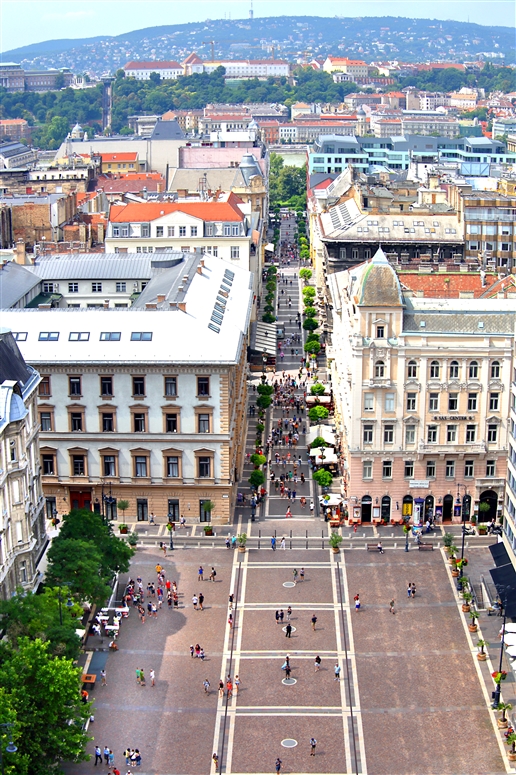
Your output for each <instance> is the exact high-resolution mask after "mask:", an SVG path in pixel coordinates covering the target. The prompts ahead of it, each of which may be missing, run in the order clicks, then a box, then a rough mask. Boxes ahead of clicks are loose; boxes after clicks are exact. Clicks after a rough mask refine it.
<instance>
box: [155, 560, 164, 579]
mask: <svg viewBox="0 0 516 775" xmlns="http://www.w3.org/2000/svg"><path fill="white" fill-rule="evenodd" d="M162 570H163V567H162V566H161V565H160V564H159V562H158V564H157V565H156V573H157V574H158V576H159V575H160V573H161V571H162Z"/></svg>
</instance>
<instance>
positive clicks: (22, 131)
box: [0, 118, 30, 140]
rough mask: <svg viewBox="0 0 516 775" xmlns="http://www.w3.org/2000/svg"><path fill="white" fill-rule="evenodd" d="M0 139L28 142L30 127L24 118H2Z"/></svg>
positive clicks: (0, 121)
mask: <svg viewBox="0 0 516 775" xmlns="http://www.w3.org/2000/svg"><path fill="white" fill-rule="evenodd" d="M0 138H2V139H4V138H5V139H7V140H29V139H30V127H29V123H28V121H25V119H24V118H3V119H1V120H0Z"/></svg>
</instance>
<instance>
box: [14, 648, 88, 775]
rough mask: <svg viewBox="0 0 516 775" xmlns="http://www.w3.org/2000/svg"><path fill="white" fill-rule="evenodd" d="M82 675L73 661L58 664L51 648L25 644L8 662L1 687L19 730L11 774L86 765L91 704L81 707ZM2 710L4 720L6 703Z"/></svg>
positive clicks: (39, 774) (47, 773) (51, 772)
mask: <svg viewBox="0 0 516 775" xmlns="http://www.w3.org/2000/svg"><path fill="white" fill-rule="evenodd" d="M81 673H82V669H81V668H80V667H74V666H73V663H72V660H70V659H65V658H57V659H56V658H53V657H52V656H51V655H50V654H49V653H48V646H47V644H46V643H43V642H42V641H41V640H34V641H30V640H29V639H28V638H23V639H21V640H20V642H19V645H18V649H17V650H13V651H12V652H11V654H10V656H9V657H8V658H7V659H6V660H5V661H4V662H3V664H2V665H1V667H0V687H1V689H3V690H4V692H5V695H6V696H7V699H8V703H9V708H10V709H12V711H13V712H14V713H15V714H16V726H15V729H16V730H17V731H18V730H19V736H17V738H16V745H17V747H18V751H17V753H16V757H12V758H11V761H16V769H14V768H13V770H12V772H16V773H23V772H25V771H27V772H28V773H30V775H55V772H56V769H55V768H56V766H58V765H59V763H60V762H62V761H70V762H79V761H87V758H88V757H87V754H86V752H85V749H86V743H87V742H88V739H89V738H88V736H87V735H86V733H85V732H84V731H83V727H84V724H85V722H86V719H87V718H88V716H89V714H90V704H89V703H86V704H84V703H83V702H81V695H80V676H81ZM0 696H1V695H0ZM0 707H1V708H2V711H0V714H1V716H2V719H3V716H4V707H5V706H4V704H3V703H2V702H1V700H0ZM18 763H19V765H20V766H18ZM25 767H26V769H25Z"/></svg>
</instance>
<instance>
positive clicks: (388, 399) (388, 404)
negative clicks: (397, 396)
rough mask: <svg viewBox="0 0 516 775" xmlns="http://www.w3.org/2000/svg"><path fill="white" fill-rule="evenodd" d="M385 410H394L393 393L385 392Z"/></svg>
mask: <svg viewBox="0 0 516 775" xmlns="http://www.w3.org/2000/svg"><path fill="white" fill-rule="evenodd" d="M385 411H386V412H394V393H386V394H385Z"/></svg>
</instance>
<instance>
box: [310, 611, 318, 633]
mask: <svg viewBox="0 0 516 775" xmlns="http://www.w3.org/2000/svg"><path fill="white" fill-rule="evenodd" d="M311 622H312V630H313V631H314V632H315V625H316V624H317V616H316V615H315V614H314V615H313V616H312V619H311Z"/></svg>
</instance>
